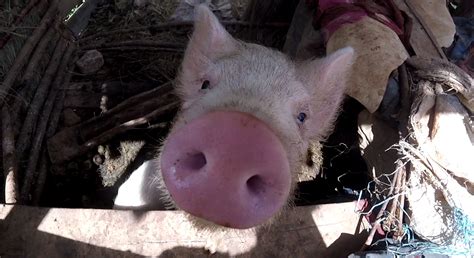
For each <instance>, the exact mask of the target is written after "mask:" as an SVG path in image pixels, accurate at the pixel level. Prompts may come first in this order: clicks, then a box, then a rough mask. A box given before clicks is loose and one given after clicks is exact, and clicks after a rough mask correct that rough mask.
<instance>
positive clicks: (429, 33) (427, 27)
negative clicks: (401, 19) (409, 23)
mask: <svg viewBox="0 0 474 258" xmlns="http://www.w3.org/2000/svg"><path fill="white" fill-rule="evenodd" d="M405 4H406V5H407V6H408V8H410V11H411V12H412V13H413V16H415V18H416V19H417V20H418V21H419V22H420V24H421V26H422V27H423V30H424V31H425V32H426V35H428V38H429V39H430V41H431V43H432V44H433V46H434V48H435V49H436V51H437V52H438V54H439V56H440V58H442V59H445V60H447V59H448V58H447V57H446V55H445V54H444V52H443V50H442V49H441V47H440V46H439V44H438V41H437V40H436V38H435V37H434V35H433V32H432V31H431V29H430V27H429V26H428V24H427V23H426V22H425V20H423V18H422V17H421V15H420V14H419V13H418V11H417V10H416V8H414V7H413V5H412V4H411V2H410V0H405Z"/></svg>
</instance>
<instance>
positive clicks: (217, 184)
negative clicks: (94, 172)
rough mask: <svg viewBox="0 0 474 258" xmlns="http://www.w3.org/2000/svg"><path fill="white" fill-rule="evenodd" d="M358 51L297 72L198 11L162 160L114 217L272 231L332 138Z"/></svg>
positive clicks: (123, 194) (140, 176) (122, 198)
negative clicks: (310, 156)
mask: <svg viewBox="0 0 474 258" xmlns="http://www.w3.org/2000/svg"><path fill="white" fill-rule="evenodd" d="M353 56H354V51H353V50H352V48H344V49H341V50H338V51H337V52H335V53H333V54H331V55H329V56H327V57H325V58H323V59H317V60H309V61H306V62H300V63H296V62H293V61H292V60H290V59H289V58H288V57H286V56H285V55H284V54H282V53H280V52H278V51H275V50H272V49H269V48H266V47H263V46H259V45H255V44H250V43H244V42H241V41H238V40H236V39H234V38H232V36H231V35H230V34H229V33H228V32H227V31H226V30H225V29H224V28H223V26H222V25H221V24H220V23H219V21H218V20H217V18H216V17H215V16H214V15H213V14H212V12H211V11H209V9H207V7H205V6H198V7H197V8H196V19H195V27H194V32H193V35H192V37H191V39H190V41H189V44H188V47H187V49H186V52H185V55H184V59H183V63H182V67H181V71H180V74H179V76H178V78H177V83H176V90H177V92H178V93H179V96H180V97H181V99H182V101H183V106H182V109H181V111H180V113H179V114H178V115H177V118H176V121H175V122H174V125H173V128H172V130H171V132H170V134H169V136H168V137H167V139H166V140H165V141H164V143H163V149H162V151H161V154H160V157H158V158H157V159H156V160H153V161H150V162H146V163H144V165H143V166H142V167H141V168H139V169H138V170H137V171H135V172H134V173H133V174H132V175H131V177H130V179H129V180H128V181H127V182H125V184H123V185H122V186H121V188H120V189H119V194H118V196H117V198H116V200H115V205H116V207H119V208H120V207H121V208H125V207H128V208H139V209H144V208H152V207H157V206H159V205H160V204H161V203H165V204H167V206H171V207H175V208H178V209H182V210H184V211H186V212H187V213H189V214H191V215H193V216H191V217H197V218H200V219H197V220H196V223H200V222H202V219H203V220H205V221H208V222H212V223H214V224H217V225H221V226H225V227H230V228H239V229H243V228H250V227H255V226H258V225H265V224H269V223H271V222H272V221H274V219H275V218H277V217H278V215H279V214H281V213H282V212H283V211H285V210H286V209H287V208H288V207H290V206H291V204H292V196H293V190H294V188H295V185H296V178H297V175H298V173H299V171H300V170H301V166H302V165H303V164H304V162H305V159H306V153H307V150H308V146H309V143H310V141H320V140H323V139H324V137H325V136H326V135H327V134H328V132H329V131H330V130H331V126H332V124H333V121H334V119H335V117H336V115H337V112H338V108H339V104H340V102H341V100H342V99H343V95H344V90H345V80H346V78H347V77H348V73H349V70H350V68H351V65H352V62H353Z"/></svg>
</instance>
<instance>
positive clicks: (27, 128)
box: [16, 40, 66, 162]
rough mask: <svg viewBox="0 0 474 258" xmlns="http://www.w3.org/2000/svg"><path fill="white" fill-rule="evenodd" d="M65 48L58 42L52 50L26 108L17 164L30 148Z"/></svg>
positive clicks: (63, 44) (64, 44) (17, 146)
mask: <svg viewBox="0 0 474 258" xmlns="http://www.w3.org/2000/svg"><path fill="white" fill-rule="evenodd" d="M65 48H66V42H65V41H64V40H60V41H59V43H58V45H57V46H56V48H55V50H54V54H53V57H52V58H51V61H50V62H49V64H48V68H47V69H46V72H45V74H44V76H43V78H42V79H41V82H40V85H39V86H38V89H37V90H36V93H35V96H34V98H33V100H32V102H31V104H30V106H29V108H28V113H27V115H26V118H25V121H24V123H23V127H22V128H21V132H20V136H19V137H18V142H17V144H16V149H17V158H18V161H19V162H21V161H22V160H23V158H24V156H25V155H26V150H28V149H29V148H30V144H31V140H32V134H33V132H34V128H35V127H36V124H37V122H38V115H39V113H40V111H41V108H42V107H43V104H44V102H45V100H46V97H47V95H48V92H49V89H50V86H51V81H52V80H53V77H54V75H55V74H56V71H57V69H58V67H59V64H60V62H61V58H62V56H63V54H64V50H65Z"/></svg>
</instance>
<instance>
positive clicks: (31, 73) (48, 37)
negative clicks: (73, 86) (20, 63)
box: [11, 28, 58, 136]
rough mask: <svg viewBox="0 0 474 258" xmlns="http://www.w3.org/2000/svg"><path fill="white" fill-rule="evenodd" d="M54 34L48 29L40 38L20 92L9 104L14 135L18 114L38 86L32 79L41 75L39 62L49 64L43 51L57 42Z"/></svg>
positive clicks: (22, 80) (20, 122)
mask: <svg viewBox="0 0 474 258" xmlns="http://www.w3.org/2000/svg"><path fill="white" fill-rule="evenodd" d="M54 32H55V31H54V29H53V28H49V30H48V32H46V34H45V36H44V37H43V38H41V41H40V42H39V43H38V46H37V47H36V49H35V52H34V53H33V56H32V57H31V59H30V62H29V63H28V66H27V67H26V70H25V73H24V75H23V78H22V79H21V82H20V83H19V84H20V87H19V88H20V92H18V94H17V97H16V98H14V99H13V102H12V104H11V106H12V107H11V113H12V114H13V117H12V121H13V122H14V125H13V126H14V131H15V133H17V132H18V131H19V129H20V128H19V127H21V124H22V122H23V121H20V113H21V111H22V110H24V109H25V108H26V107H28V105H29V103H30V102H31V98H33V96H34V94H35V92H36V87H37V86H38V84H39V82H35V81H34V77H35V76H36V75H38V74H41V73H43V71H40V70H39V68H38V67H39V62H40V61H41V59H42V58H44V57H46V58H48V62H49V58H50V56H49V54H48V53H45V50H46V48H47V46H48V45H49V44H51V43H52V42H57V40H58V39H57V38H58V36H57V35H56V34H55V33H54ZM56 44H57V43H56ZM15 136H16V135H15Z"/></svg>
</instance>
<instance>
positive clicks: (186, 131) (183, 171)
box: [161, 111, 291, 228]
mask: <svg viewBox="0 0 474 258" xmlns="http://www.w3.org/2000/svg"><path fill="white" fill-rule="evenodd" d="M161 170H162V175H163V180H164V182H165V184H166V187H167V189H168V191H169V193H170V195H171V197H172V199H173V200H174V202H175V203H176V205H177V206H178V207H179V208H181V209H183V210H184V211H186V212H188V213H190V214H192V215H194V216H197V217H200V218H203V219H205V220H208V221H211V222H213V223H216V224H219V225H222V226H226V227H232V228H250V227H253V226H256V225H259V224H262V223H263V222H265V221H266V220H267V219H269V218H271V217H272V216H273V215H274V214H275V213H276V212H277V211H279V210H280V209H281V208H282V206H283V205H285V204H286V201H287V199H288V195H289V192H290V187H291V175H290V165H289V161H288V158H287V154H286V152H285V149H284V147H283V145H282V143H281V142H280V140H279V138H278V137H277V136H276V135H275V133H274V132H273V131H272V130H271V129H270V128H269V127H268V126H267V125H266V124H265V123H263V122H262V121H260V120H259V119H257V118H255V117H254V116H251V115H249V114H245V113H240V112H230V111H217V112H211V113H207V114H204V115H202V116H201V117H198V118H197V119H196V120H193V121H191V122H190V123H188V124H185V125H184V126H183V127H181V128H180V129H178V130H177V131H176V132H172V133H171V135H170V136H169V137H168V139H167V141H166V143H165V145H164V149H163V152H162V155H161Z"/></svg>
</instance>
